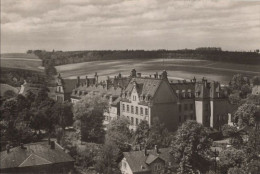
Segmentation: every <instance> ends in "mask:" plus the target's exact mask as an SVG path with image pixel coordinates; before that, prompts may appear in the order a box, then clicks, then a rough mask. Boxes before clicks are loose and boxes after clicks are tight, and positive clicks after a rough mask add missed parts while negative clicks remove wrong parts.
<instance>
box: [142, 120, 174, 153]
mask: <svg viewBox="0 0 260 174" xmlns="http://www.w3.org/2000/svg"><path fill="white" fill-rule="evenodd" d="M171 142H172V135H171V134H170V133H169V131H168V130H167V129H166V128H165V126H164V124H163V123H161V122H160V120H159V118H157V117H155V118H154V119H153V122H152V126H151V129H150V131H149V137H148V140H147V148H153V147H154V146H155V145H157V146H159V147H169V146H170V144H171Z"/></svg>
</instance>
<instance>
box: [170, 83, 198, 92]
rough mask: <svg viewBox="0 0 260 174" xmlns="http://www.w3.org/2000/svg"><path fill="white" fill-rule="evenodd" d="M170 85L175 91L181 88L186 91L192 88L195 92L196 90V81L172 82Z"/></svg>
mask: <svg viewBox="0 0 260 174" xmlns="http://www.w3.org/2000/svg"><path fill="white" fill-rule="evenodd" d="M170 85H171V87H172V89H173V90H174V92H176V90H179V91H180V92H181V91H182V90H185V91H188V90H191V91H192V92H194V90H195V83H193V82H184V83H183V82H182V83H171V84H170Z"/></svg>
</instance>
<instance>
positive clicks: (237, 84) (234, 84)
mask: <svg viewBox="0 0 260 174" xmlns="http://www.w3.org/2000/svg"><path fill="white" fill-rule="evenodd" d="M246 84H249V79H248V78H247V77H244V76H243V75H241V74H236V75H234V76H233V78H232V80H231V81H230V84H229V86H230V87H231V88H232V89H233V90H241V88H242V86H243V85H246Z"/></svg>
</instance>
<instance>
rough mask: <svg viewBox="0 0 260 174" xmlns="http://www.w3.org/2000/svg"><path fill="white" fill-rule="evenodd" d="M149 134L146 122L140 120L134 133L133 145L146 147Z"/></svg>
mask: <svg viewBox="0 0 260 174" xmlns="http://www.w3.org/2000/svg"><path fill="white" fill-rule="evenodd" d="M149 133H150V128H149V124H148V122H147V121H146V120H142V121H141V122H140V123H139V124H138V126H137V129H136V131H135V134H134V144H137V145H140V146H142V147H145V146H147V141H148V137H149Z"/></svg>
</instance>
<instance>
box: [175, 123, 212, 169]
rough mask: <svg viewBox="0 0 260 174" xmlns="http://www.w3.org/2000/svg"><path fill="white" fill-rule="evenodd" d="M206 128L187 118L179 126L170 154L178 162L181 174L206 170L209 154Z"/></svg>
mask: <svg viewBox="0 0 260 174" xmlns="http://www.w3.org/2000/svg"><path fill="white" fill-rule="evenodd" d="M208 137H209V135H208V133H207V130H206V129H205V128H204V127H203V126H202V125H201V124H199V123H197V122H196V121H193V120H188V121H186V122H185V123H184V124H182V126H181V127H179V129H178V131H177V135H176V139H175V140H174V142H173V143H172V145H171V146H172V150H171V154H172V155H173V156H174V158H175V160H176V162H177V163H178V164H179V168H178V172H179V173H181V174H184V173H185V174H186V173H192V172H196V171H197V170H199V171H201V172H206V171H207V167H206V166H209V163H210V159H209V156H210V155H211V153H212V152H211V150H210V146H211V144H212V142H211V140H210V139H209V138H208Z"/></svg>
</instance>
